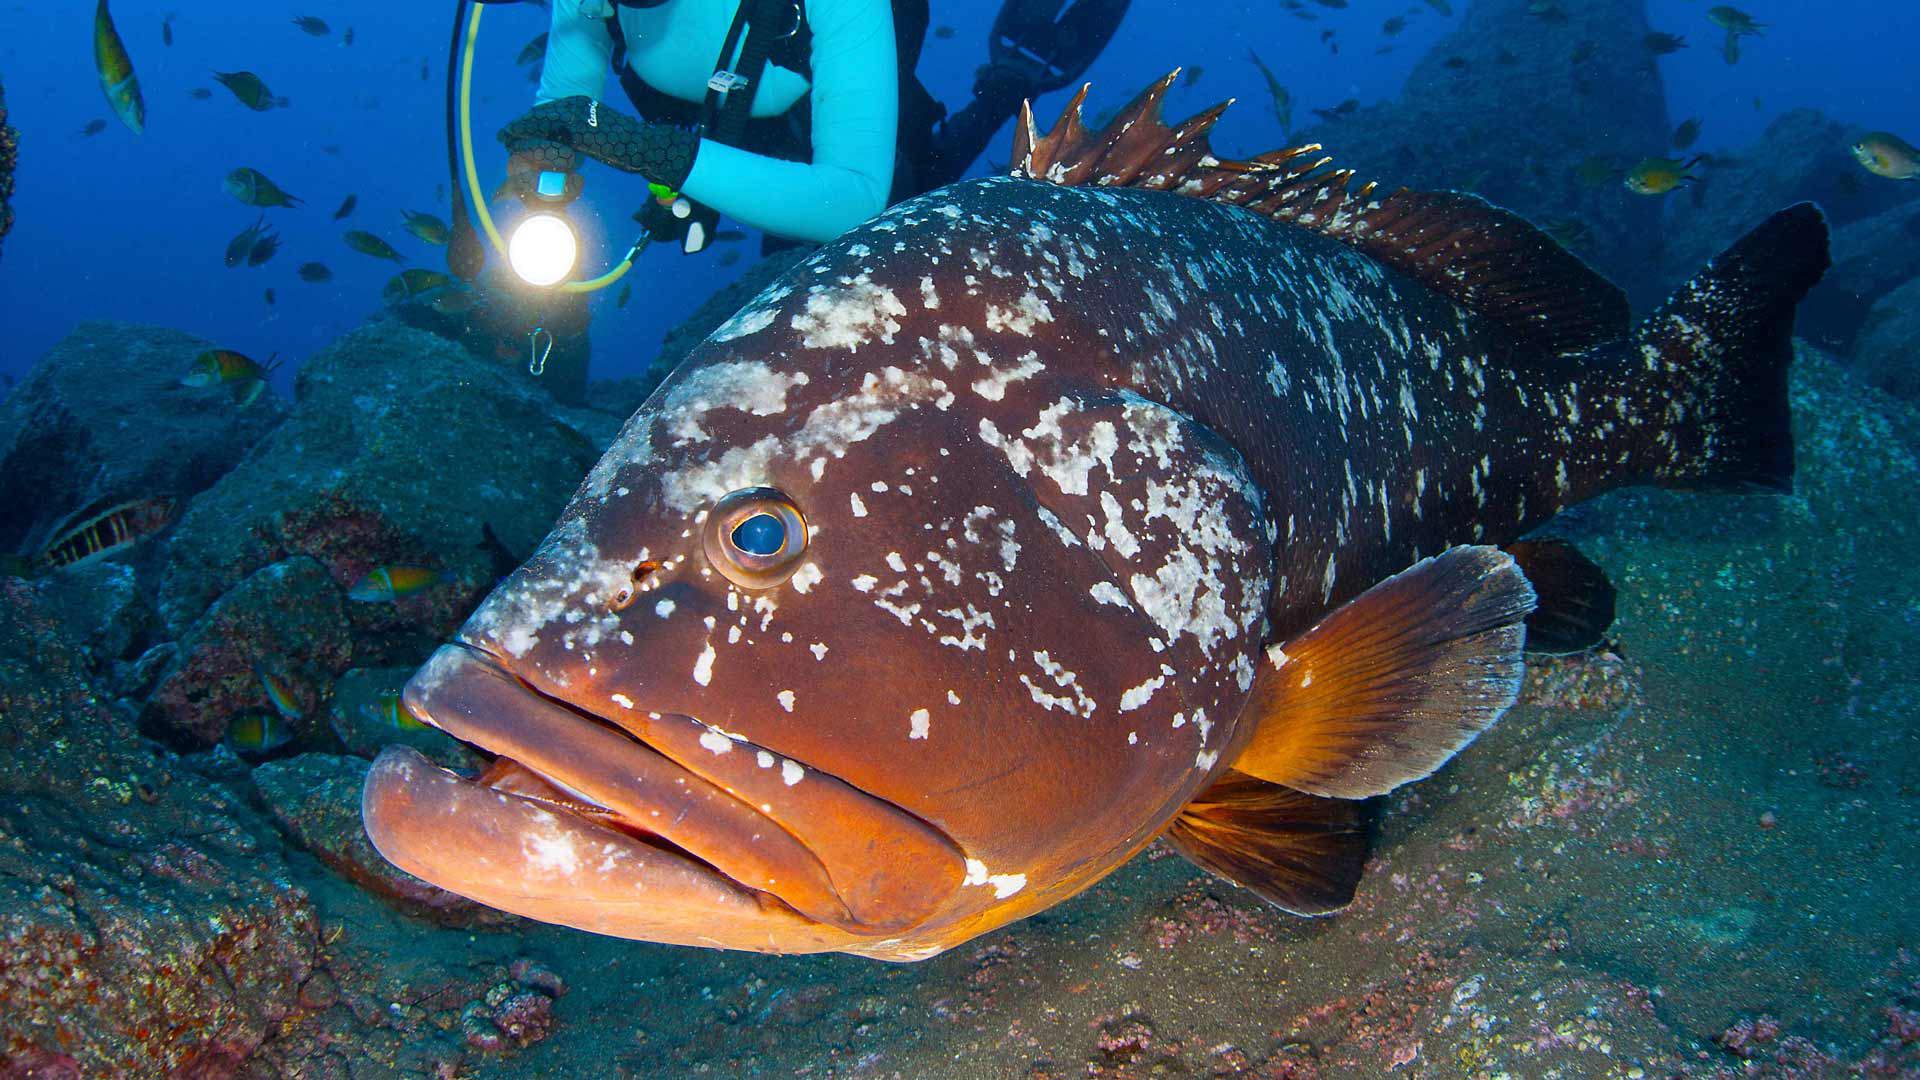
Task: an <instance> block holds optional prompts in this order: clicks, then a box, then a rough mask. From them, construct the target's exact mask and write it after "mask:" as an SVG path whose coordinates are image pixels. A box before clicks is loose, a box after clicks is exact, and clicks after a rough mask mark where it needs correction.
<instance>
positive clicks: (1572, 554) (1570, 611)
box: [1506, 539, 1614, 656]
mask: <svg viewBox="0 0 1920 1080" xmlns="http://www.w3.org/2000/svg"><path fill="white" fill-rule="evenodd" d="M1506 550H1507V554H1509V555H1511V556H1513V561H1514V562H1516V563H1519V564H1520V571H1521V573H1524V574H1526V575H1527V582H1528V584H1530V585H1532V586H1533V592H1534V595H1535V596H1536V597H1538V598H1539V601H1540V606H1539V607H1536V608H1534V609H1533V614H1531V615H1529V616H1527V646H1526V648H1527V651H1528V652H1530V653H1545V654H1547V655H1549V656H1564V655H1566V654H1567V653H1577V652H1585V651H1586V650H1588V649H1591V648H1593V647H1594V646H1595V645H1598V644H1600V642H1601V640H1602V639H1604V638H1605V637H1606V634H1607V627H1609V626H1612V625H1613V600H1614V592H1613V582H1611V581H1608V580H1607V572H1606V571H1605V570H1602V569H1600V567H1598V566H1596V565H1595V564H1594V562H1593V560H1592V559H1589V558H1587V557H1586V556H1585V555H1583V554H1581V553H1580V549H1579V548H1577V547H1574V546H1573V545H1572V544H1569V543H1567V542H1566V541H1565V540H1552V539H1549V540H1521V541H1519V542H1518V543H1513V544H1508V545H1507V549H1506Z"/></svg>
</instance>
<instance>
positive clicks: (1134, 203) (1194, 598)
mask: <svg viewBox="0 0 1920 1080" xmlns="http://www.w3.org/2000/svg"><path fill="white" fill-rule="evenodd" d="M1169 85H1170V82H1169V81H1163V82H1161V83H1159V84H1157V85H1156V86H1154V87H1152V88H1150V89H1149V90H1147V91H1146V92H1145V93H1143V94H1142V95H1141V96H1140V97H1139V98H1138V99H1136V100H1135V102H1134V103H1133V104H1132V105H1131V106H1129V107H1128V108H1126V109H1124V110H1123V111H1122V112H1121V113H1119V114H1118V115H1117V117H1116V118H1115V119H1114V120H1113V122H1112V123H1111V124H1110V125H1109V126H1108V127H1107V128H1105V129H1104V130H1102V131H1099V132H1090V131H1089V130H1088V129H1086V128H1085V127H1084V126H1082V124H1081V122H1080V119H1079V116H1080V112H1079V110H1080V99H1076V100H1075V102H1074V103H1073V105H1071V106H1070V107H1069V109H1068V110H1067V112H1066V114H1065V115H1064V116H1063V117H1062V118H1061V120H1060V122H1059V123H1058V124H1056V125H1055V127H1054V129H1053V130H1052V132H1051V133H1049V134H1047V135H1044V136H1042V135H1041V134H1039V133H1038V131H1037V130H1036V128H1035V126H1034V124H1033V119H1032V116H1031V113H1030V112H1026V113H1023V115H1022V118H1021V123H1020V132H1019V134H1018V135H1017V145H1016V147H1015V156H1014V159H1013V160H1014V162H1015V165H1014V169H1013V175H1011V176H1004V177H996V178H991V179H983V180H977V181H968V182H964V183H959V184H956V185H953V186H951V187H948V188H945V189H942V190H939V191H935V192H932V193H930V194H927V195H924V196H921V197H919V198H916V199H913V200H911V201H909V202H906V203H903V204H901V205H899V206H896V207H894V208H893V209H891V210H889V211H888V212H886V213H885V214H883V215H881V216H880V217H878V218H876V219H874V220H873V221H871V222H869V223H867V224H865V225H863V226H861V227H859V228H857V229H855V230H853V231H852V232H850V233H848V234H847V235H845V236H843V237H842V238H840V239H839V240H836V241H834V242H833V243H830V244H828V245H826V246H825V247H823V248H821V249H820V250H819V251H818V252H816V253H815V254H814V255H813V256H812V257H810V258H808V259H807V260H805V261H804V262H802V263H800V264H799V265H798V266H797V267H795V268H794V269H793V270H791V271H790V272H788V273H787V274H786V275H785V276H784V277H782V278H780V279H778V280H776V281H775V282H774V283H773V284H771V285H770V286H769V287H767V288H766V289H765V291H763V292H761V293H760V294H759V295H758V297H757V298H756V299H754V300H753V301H752V302H750V303H749V304H747V305H746V306H745V307H744V308H743V309H741V310H740V311H739V312H738V313H737V314H736V315H734V316H733V318H732V319H731V320H730V321H729V322H727V323H726V324H724V325H723V326H722V327H720V328H719V329H718V330H717V331H715V332H714V333H713V334H712V336H710V337H709V338H708V339H707V340H706V341H705V342H704V343H702V344H701V345H700V346H699V347H698V348H697V349H695V350H694V352H693V353H692V354H691V355H690V356H689V357H688V358H687V360H686V361H685V363H683V364H682V365H681V366H680V367H679V368H678V369H677V370H675V371H674V373H673V374H672V376H671V377H670V378H668V379H667V380H666V382H665V383H663V384H662V385H661V387H660V388H659V389H658V390H657V391H656V392H655V393H654V394H653V396H652V397H650V398H649V399H648V400H647V402H646V403H645V404H644V405H643V406H641V408H640V409H639V411H638V412H637V413H635V414H634V416H633V417H632V419H630V420H629V421H628V422H627V424H626V426H625V428H624V429H623V430H622V431H621V433H620V435H619V437H618V438H617V440H616V441H615V443H614V444H613V446H612V447H611V449H609V450H608V452H607V454H606V456H605V457H604V458H603V459H602V460H601V461H600V463H599V464H598V465H596V466H595V467H594V469H593V471H592V472H591V473H590V474H589V475H588V476H587V478H586V480H585V481H584V482H583V484H582V486H581V488H580V490H579V492H578V493H577V494H576V495H575V497H574V499H573V501H572V503H571V504H570V505H569V506H568V507H567V509H566V511H565V513H564V514H563V515H562V516H561V518H560V520H559V522H558V524H557V525H556V526H555V527H554V529H553V532H552V534H551V535H550V536H548V538H547V539H546V540H545V542H544V543H543V544H542V545H541V546H540V548H539V549H538V550H537V551H536V552H535V553H534V554H533V555H532V557H531V558H530V559H529V560H528V561H527V563H526V564H525V565H524V566H522V567H520V568H519V569H518V570H517V571H515V572H514V573H513V574H512V575H511V576H510V577H508V578H507V579H506V580H505V581H503V582H502V583H501V584H500V586H499V587H498V588H497V589H496V590H495V591H494V592H493V593H492V595H490V596H489V597H488V598H487V599H486V600H485V602H484V603H483V604H482V605H481V606H480V607H479V609H478V610H477V611H475V613H474V614H473V616H472V617H471V618H470V619H469V620H468V621H467V623H466V625H465V626H464V627H463V628H462V629H461V630H460V632H459V634H458V635H457V638H456V640H455V641H454V642H453V643H452V644H449V645H446V646H444V647H442V648H441V649H440V650H439V651H438V652H437V653H436V654H435V655H434V656H433V657H432V658H431V659H430V660H429V661H428V662H427V663H426V664H425V666H423V667H422V668H421V670H420V671H419V673H418V674H416V675H415V676H414V677H413V679H412V681H411V682H410V683H409V684H408V686H407V689H406V693H405V699H404V700H405V703H406V706H407V707H408V708H409V709H410V710H412V712H413V713H414V714H415V715H417V716H418V717H420V718H421V719H423V720H425V721H427V722H429V723H431V724H433V725H434V726H436V727H438V728H440V729H442V730H444V731H446V732H447V733H449V734H451V735H453V736H454V737H456V738H458V739H461V740H464V741H465V742H467V743H470V744H472V745H473V746H475V747H477V748H479V749H481V750H483V751H485V752H486V753H487V754H488V755H491V756H492V758H493V763H492V765H491V766H490V767H489V768H488V769H486V770H485V771H484V772H483V773H481V774H480V775H478V776H474V777H469V776H464V775H460V774H456V773H454V772H449V771H447V770H444V769H441V768H439V767H437V766H435V765H433V764H432V763H430V762H429V761H428V760H426V759H425V758H424V757H422V756H421V755H419V754H418V753H415V752H413V751H411V750H407V749H402V748H390V749H389V750H387V751H386V752H385V753H384V754H382V755H381V757H380V759H379V760H378V762H377V763H376V764H375V765H374V766H373V768H372V770H371V772H370V773H369V775H368V778H367V783H366V788H365V793H364V805H363V811H364V817H365V821H366V827H367V831H368V833H369V835H370V836H371V837H372V839H373V841H374V843H375V844H376V845H377V846H378V847H379V850H380V851H381V852H382V853H383V854H384V855H385V856H386V857H387V858H388V859H390V860H391V861H392V862H393V863H395V864H396V865H398V866H399V867H401V868H403V869H405V870H407V871H408V872H410V873H412V874H415V875H417V876H419V877H421V878H424V879H426V880H427V881H430V882H433V883H435V884H437V885H440V886H443V887H445V888H447V889H450V890H452V891H454V892H456V893H460V894H462V895H465V896H468V897H471V898H473V899H474V900H477V901H480V902H481V903H484V904H489V905H492V906H494V907H497V908H503V909H506V910H508V911H512V912H517V913H519V914H522V915H525V916H528V917H531V918H534V919H541V920H545V921H548V922H554V923H561V924H565V925H568V926H574V927H579V928H581V929H584V930H590V931H594V932H597V933H602V934H611V935H617V936H620V937H628V938H640V939H646V940H650V941H660V942H672V943H680V944H687V945H705V946H713V947H720V948H729V949H748V950H756V951H763V952H784V953H803V952H817V951H828V950H838V951H842V952H849V953H857V954H861V955H865V956H870V957H879V958H884V959H890V960H915V959H920V958H923V957H927V956H932V955H934V954H936V953H939V952H941V951H942V950H944V949H948V948H951V947H952V946H954V945H956V944H958V943H960V942H963V941H966V940H967V939H969V938H971V937H973V936H975V935H977V934H980V933H982V932H984V931H987V930H990V929H992V928H994V927H998V926H1001V925H1004V924H1006V923H1008V922H1011V921H1013V920H1015V919H1019V918H1021V917H1023V916H1026V915H1030V914H1032V913H1034V912H1037V911H1040V910H1042V909H1045V908H1047V907H1048V906H1050V905H1053V904H1057V903H1059V902H1060V901H1061V900H1063V899H1065V898H1067V897H1069V896H1072V895H1073V894H1075V893H1077V892H1079V891H1080V890H1082V889H1085V888H1087V887H1088V886H1089V885H1090V884H1092V883H1093V882H1095V881H1097V880H1099V879H1100V878H1101V877H1102V876H1103V875H1105V874H1107V873H1109V872H1111V871H1113V870H1114V869H1115V868H1116V867H1118V866H1120V865H1121V864H1122V863H1124V862H1125V861H1126V860H1127V859H1128V858H1129V857H1130V856H1132V855H1133V854H1135V853H1136V852H1138V851H1140V850H1141V849H1142V848H1143V847H1145V846H1146V845H1147V844H1148V843H1149V842H1151V841H1152V840H1154V839H1155V838H1156V837H1164V838H1165V839H1166V840H1167V841H1168V842H1169V843H1171V845H1172V846H1173V847H1174V848H1175V849H1176V850H1178V851H1179V852H1181V853H1182V854H1184V855H1186V856H1188V857H1189V858H1191V859H1193V860H1194V861H1195V862H1197V863H1199V864H1200V865H1202V866H1204V867H1206V868H1207V869H1209V870H1211V871H1213V872H1215V873H1217V874H1219V875H1221V876H1223V877H1225V878H1228V879H1229V880H1231V881H1234V882H1237V883H1238V884H1240V885H1242V886H1245V887H1247V888H1250V889H1252V890H1254V891H1256V892H1257V893H1259V894H1260V895H1261V896H1263V897H1265V898H1267V899H1268V900H1271V901H1272V902H1274V903H1276V904H1278V905H1279V906H1281V907H1283V908H1285V909H1287V910H1290V911H1294V912H1298V913H1302V914H1323V913H1327V912H1332V911H1336V910H1338V909H1339V908H1341V907H1343V906H1345V905H1346V904H1347V903H1348V902H1349V901H1350V900H1351V899H1352V896H1353V893H1354V890H1355V888H1356V886H1357V884H1358V881H1359V878H1360V871H1361V867H1362V864H1363V863H1364V861H1365V857H1366V829H1365V827H1364V821H1363V817H1362V813H1361V810H1362V808H1363V804H1362V802H1361V801H1360V800H1365V799H1367V798H1369V797H1371V796H1376V795H1380V794H1382V793H1385V792H1388V791H1391V790H1393V789H1394V788H1396V787H1398V786H1399V785H1401V784H1405V783H1407V782H1408V781H1411V780H1417V779H1419V778H1421V777H1424V776H1427V775H1429V774H1431V773H1432V772H1433V771H1434V770H1435V769H1437V768H1439V767H1440V766H1441V765H1442V764H1444V763H1445V762H1446V761H1447V760H1448V759H1449V758H1450V757H1452V756H1453V755H1454V754H1455V753H1457V752H1459V751H1460V749H1461V748H1462V747H1464V746H1465V745H1467V744H1468V743H1470V742H1471V741H1472V740H1473V739H1474V737H1475V736H1476V735H1478V734H1479V733H1480V732H1481V731H1483V730H1485V729H1486V728H1487V726H1488V725H1490V724H1492V723H1493V722H1494V721H1495V720H1496V719H1498V718H1499V716H1500V715H1501V713H1502V712H1504V711H1505V710H1506V709H1507V707H1508V706H1509V705H1511V704H1512V702H1513V701H1514V698H1515V695H1516V693H1517V690H1518V686H1519V681H1520V677H1521V674H1522V670H1523V648H1524V647H1525V646H1526V641H1527V638H1528V636H1529V635H1532V638H1533V642H1532V643H1533V645H1534V646H1536V647H1548V648H1567V649H1572V648H1580V647H1582V646H1584V645H1589V644H1591V643H1593V642H1594V641H1596V640H1598V635H1599V633H1600V631H1601V630H1603V629H1604V628H1605V625H1606V620H1607V619H1610V618H1611V610H1612V593H1611V591H1610V587H1609V586H1608V585H1607V583H1606V580H1605V577H1604V575H1602V574H1601V573H1600V572H1599V571H1598V569H1597V568H1596V567H1595V566H1594V565H1593V564H1592V563H1590V562H1588V561H1586V560H1585V559H1584V558H1582V557H1581V556H1580V555H1579V553H1578V552H1577V551H1575V550H1573V549H1572V548H1571V547H1569V546H1568V545H1566V544H1564V543H1560V542H1554V541H1540V540H1523V539H1522V538H1523V537H1525V536H1526V535H1527V534H1528V533H1529V531H1530V530H1533V529H1535V528H1536V527H1537V526H1539V525H1540V524H1541V523H1543V522H1545V521H1547V520H1548V519H1550V518H1552V517H1553V515H1554V514H1555V513H1557V512H1559V511H1560V510H1562V509H1563V508H1565V507H1567V506H1570V505H1573V504H1575V503H1578V502H1580V501H1582V500H1584V499H1588V498H1591V497H1593V496H1595V495H1597V494H1599V493H1601V492H1604V491H1607V490H1609V489H1613V488H1619V487H1622V486H1626V485H1634V484H1657V485H1661V486H1664V487H1674V488H1696V489H1703V488H1729V487H1731V488H1740V489H1747V490H1754V489H1774V490H1784V489H1786V488H1787V487H1788V486H1789V484H1790V482H1791V476H1792V470H1793V451H1792V443H1791V436H1790V431H1789V424H1788V410H1787V400H1786V389H1787V374H1786V372H1787V366H1788V364H1789V362H1790V360H1791V357H1792V341H1791V334H1792V327H1793V315H1794V308H1795V305H1796V304H1797V303H1798V302H1799V300H1800V299H1801V297H1802V296H1803V295H1804V294H1805V293H1806V291H1807V290H1808V289H1809V288H1811V287H1812V286H1813V284H1814V283H1815V282H1816V281H1817V280H1818V279H1819V278H1820V276H1821V274H1822V273H1823V272H1824V270H1825V268H1826V266H1827V264H1828V257H1827V228H1826V224H1825V221H1824V219H1823V218H1822V216H1821V214H1820V212H1819V211H1818V210H1816V209H1815V208H1813V207H1811V206H1805V205H1803V206H1796V207H1793V208H1791V209H1788V210H1784V211H1782V212H1781V213H1779V214H1777V215H1775V216H1774V217H1773V218H1772V219H1770V220H1768V221H1767V222H1765V223H1764V224H1762V225H1760V226H1759V227H1758V228H1757V229H1756V230H1755V231H1754V232H1752V233H1750V234H1749V235H1748V236H1747V237H1746V238H1745V239H1743V240H1741V241H1740V242H1739V243H1738V244H1736V245H1735V246H1734V247H1733V248H1732V249H1731V250H1729V251H1728V252H1726V253H1725V254H1723V255H1722V256H1720V257H1719V258H1718V259H1716V260H1715V261H1714V262H1713V263H1712V264H1711V265H1710V266H1708V267H1707V268H1706V270H1705V271H1703V272H1702V273H1701V274H1700V276H1698V277H1696V278H1695V279H1694V280H1693V281H1691V282H1690V283H1688V284H1687V285H1685V286H1684V287H1683V288H1681V289H1680V291H1679V292H1678V293H1677V294H1676V295H1675V296H1674V297H1673V298H1672V299H1670V300H1669V301H1668V302H1667V303H1666V304H1665V306H1663V307H1662V308H1660V309H1659V310H1658V311H1656V312H1655V313H1653V314H1652V316H1651V317H1649V318H1647V319H1646V320H1645V321H1643V322H1641V323H1639V324H1638V325H1637V326H1635V325H1632V324H1631V323H1630V321H1629V317H1628V311H1627V305H1626V302H1625V300H1624V297H1623V295H1622V294H1621V292H1620V291H1619V290H1618V289H1617V288H1615V287H1614V286H1612V285H1610V284H1609V283H1607V282H1606V281H1604V280H1602V279H1601V278H1599V277H1598V276H1597V275H1595V274H1594V273H1593V272H1592V271H1590V270H1589V269H1587V267H1586V266H1585V265H1584V264H1583V263H1581V262H1580V261H1579V260H1578V259H1576V258H1575V257H1574V256H1572V255H1570V254H1568V253H1567V252H1566V251H1565V250H1563V249H1562V248H1560V247H1559V246H1558V245H1557V244H1555V243H1554V242H1553V241H1552V240H1551V239H1549V238H1548V237H1546V236H1545V235H1544V234H1543V233H1541V232H1540V231H1538V230H1536V229H1534V228H1533V227H1531V226H1529V225H1528V224H1526V223H1525V222H1524V221H1522V220H1520V219H1519V218H1517V217H1515V216H1514V215H1512V214H1510V213H1508V212H1506V211H1503V210H1500V209H1497V208H1495V207H1492V206H1490V205H1488V204H1486V203H1485V202H1482V201H1480V200H1479V199H1476V198H1473V197H1471V196H1467V195H1461V194H1456V193H1420V192H1412V191H1402V192H1399V193H1396V194H1392V195H1385V196H1376V194H1375V193H1374V190H1373V188H1372V187H1371V186H1370V185H1369V186H1366V187H1358V186H1352V189H1351V190H1349V188H1350V186H1351V185H1350V180H1351V174H1350V173H1349V172H1346V171H1343V170H1333V169H1330V168H1329V167H1328V165H1327V161H1326V159H1325V158H1323V157H1321V156H1319V154H1318V153H1317V150H1318V148H1317V147H1304V148H1296V149H1291V150H1285V151H1280V152H1276V153H1271V154H1266V155H1263V156H1261V157H1258V158H1254V159H1252V160H1250V161H1227V160H1222V159H1220V158H1218V157H1216V156H1215V155H1214V154H1212V153H1211V152H1210V151H1209V149H1208V145H1207V139H1206V133H1207V131H1208V129H1209V128H1210V127H1211V126H1212V124H1213V122H1214V120H1215V119H1216V118H1217V116H1218V115H1219V112H1220V108H1216V109H1214V110H1210V111H1208V112H1206V113H1203V114H1201V115H1200V116H1198V117H1195V118H1193V119H1191V120H1188V121H1186V122H1185V123H1183V124H1180V125H1178V126H1174V127H1169V126H1167V125H1166V124H1164V123H1162V122H1161V120H1160V102H1161V99H1162V97H1163V96H1164V94H1165V92H1166V90H1167V88H1168V86H1169ZM1084 96H1085V91H1082V94H1081V97H1082V98H1084ZM1223 107H1224V106H1222V107H1221V108H1223Z"/></svg>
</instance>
